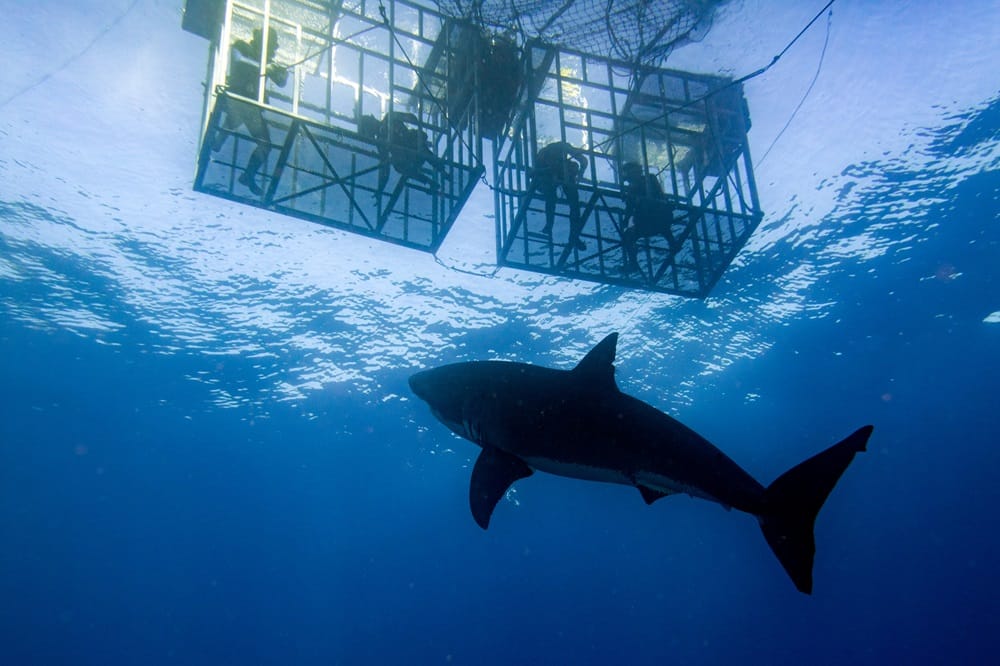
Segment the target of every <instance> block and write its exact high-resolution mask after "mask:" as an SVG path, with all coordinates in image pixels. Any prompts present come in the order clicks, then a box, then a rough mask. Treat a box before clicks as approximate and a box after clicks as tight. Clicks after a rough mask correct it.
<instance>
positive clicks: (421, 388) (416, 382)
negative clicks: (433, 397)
mask: <svg viewBox="0 0 1000 666" xmlns="http://www.w3.org/2000/svg"><path fill="white" fill-rule="evenodd" d="M409 382H410V390H411V391H413V393H414V394H415V395H416V396H417V397H418V398H420V399H421V400H424V401H425V402H426V401H427V399H428V396H429V393H430V387H429V386H428V384H429V382H428V378H427V372H426V371H423V372H418V373H415V374H412V375H410V380H409Z"/></svg>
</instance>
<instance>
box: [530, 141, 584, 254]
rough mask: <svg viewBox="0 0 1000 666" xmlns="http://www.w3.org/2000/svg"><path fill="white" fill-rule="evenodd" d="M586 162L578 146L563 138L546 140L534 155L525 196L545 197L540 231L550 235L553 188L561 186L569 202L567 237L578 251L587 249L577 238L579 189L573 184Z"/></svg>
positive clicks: (554, 209)
mask: <svg viewBox="0 0 1000 666" xmlns="http://www.w3.org/2000/svg"><path fill="white" fill-rule="evenodd" d="M587 164H588V162H587V158H586V156H584V154H583V150H581V149H580V148H577V147H576V146H572V145H570V144H568V143H566V142H565V141H556V142H554V143H550V144H548V145H547V146H544V147H543V148H541V149H540V150H539V151H538V154H537V155H535V168H534V170H533V171H532V173H531V182H530V183H529V185H528V192H527V195H528V198H529V199H530V198H531V196H532V195H533V194H534V193H535V192H541V193H542V198H543V199H544V200H545V227H544V228H543V229H542V232H543V233H544V234H545V235H546V236H551V235H552V225H553V223H554V222H555V217H556V191H557V189H562V192H563V195H564V196H565V197H566V201H567V202H568V203H569V228H570V232H569V240H570V242H571V243H573V244H574V246H575V247H576V249H578V250H585V249H587V244H586V243H584V242H583V241H582V240H581V239H580V237H579V235H580V230H581V229H580V228H581V226H582V221H581V220H580V192H579V189H578V187H577V181H579V179H580V174H581V173H582V172H583V171H585V170H586V169H587Z"/></svg>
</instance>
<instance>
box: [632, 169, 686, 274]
mask: <svg viewBox="0 0 1000 666" xmlns="http://www.w3.org/2000/svg"><path fill="white" fill-rule="evenodd" d="M621 174H622V183H623V187H622V198H623V199H624V200H625V213H624V214H623V215H622V223H621V228H622V249H623V250H624V253H625V266H624V271H625V273H631V272H634V271H637V270H639V262H638V258H637V255H638V250H637V248H636V242H637V241H638V240H639V238H649V237H651V236H657V235H662V236H663V237H664V238H665V239H666V241H667V243H669V244H670V248H671V250H672V251H673V250H674V246H675V245H676V242H677V241H676V239H675V238H674V235H673V231H672V229H671V225H672V224H673V223H674V210H675V208H674V206H673V204H672V203H671V202H670V201H669V200H668V199H667V197H666V195H665V194H664V193H663V188H662V187H661V186H660V181H659V179H658V178H657V177H656V176H654V175H653V174H651V173H649V172H648V171H646V169H644V168H643V167H642V166H641V165H639V164H638V163H636V162H626V163H625V164H623V165H622V171H621Z"/></svg>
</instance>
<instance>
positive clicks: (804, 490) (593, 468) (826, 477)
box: [409, 333, 873, 594]
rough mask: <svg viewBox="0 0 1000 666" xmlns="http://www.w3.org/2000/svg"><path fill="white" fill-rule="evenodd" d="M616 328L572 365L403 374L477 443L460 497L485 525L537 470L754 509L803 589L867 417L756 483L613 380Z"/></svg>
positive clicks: (492, 365)
mask: <svg viewBox="0 0 1000 666" xmlns="http://www.w3.org/2000/svg"><path fill="white" fill-rule="evenodd" d="M617 345H618V333H612V334H610V335H608V336H607V337H606V338H604V340H602V341H601V342H600V343H598V344H597V345H596V346H595V347H594V348H593V349H591V350H590V352H589V353H587V355H586V356H584V358H583V359H582V360H581V361H580V362H579V363H578V364H577V366H576V367H575V368H573V369H572V370H559V369H554V368H547V367H543V366H538V365H531V364H526V363H516V362H511V361H471V362H464V363H453V364H450V365H443V366H440V367H436V368H431V369H428V370H423V371H420V372H417V373H415V374H413V375H412V376H411V377H410V378H409V385H410V388H411V389H412V391H413V393H414V394H415V395H416V396H417V397H418V398H420V399H421V400H423V401H424V402H426V403H427V404H428V406H429V407H430V410H431V413H432V414H433V415H434V416H435V417H436V418H437V419H438V420H439V421H440V422H441V423H443V424H444V425H445V426H447V427H448V428H449V429H450V430H451V431H452V432H454V433H455V434H457V435H459V436H460V437H463V438H465V439H467V440H469V441H471V442H472V443H474V444H477V445H479V446H480V447H481V448H482V450H481V451H480V453H479V456H478V458H477V459H476V462H475V465H474V466H473V469H472V478H471V482H470V485H469V505H470V508H471V509H472V517H473V519H474V520H475V521H476V523H477V524H478V525H479V526H480V527H481V528H483V529H484V530H485V529H487V528H488V527H489V524H490V518H491V516H492V515H493V511H494V509H495V508H496V506H497V503H498V502H499V501H500V500H501V499H502V498H503V497H504V496H505V495H506V494H507V491H508V490H509V489H510V487H511V485H512V484H513V483H515V482H516V481H518V480H520V479H524V478H526V477H529V476H531V475H532V474H533V473H534V472H536V471H539V472H547V473H549V474H556V475H560V476H565V477H571V478H574V479H583V480H587V481H597V482H605V483H617V484H622V485H626V486H634V487H635V488H637V489H638V491H639V493H640V495H641V496H642V499H643V501H645V503H646V504H652V503H653V502H655V501H657V500H659V499H661V498H663V497H668V496H670V495H679V494H686V495H690V496H692V497H696V498H701V499H705V500H709V501H711V502H715V503H717V504H720V505H722V506H723V507H725V508H726V509H736V510H738V511H742V512H744V513H748V514H750V515H751V516H754V517H755V518H756V519H757V521H758V523H759V524H760V528H761V531H762V532H763V534H764V538H765V540H766V541H767V543H768V545H770V547H771V550H772V551H773V552H774V554H775V556H776V557H777V559H778V561H779V562H780V563H781V566H782V567H783V568H784V570H785V572H786V573H787V574H788V576H789V577H790V578H791V580H792V583H793V584H794V585H795V587H796V588H797V589H798V590H799V591H801V592H803V593H805V594H811V593H812V589H813V560H814V557H815V552H816V546H815V538H814V535H813V529H814V524H815V521H816V516H817V514H818V513H819V510H820V508H821V507H822V506H823V503H824V502H825V501H826V498H827V497H828V496H829V494H830V492H831V491H832V490H833V487H834V486H835V485H836V484H837V481H838V480H839V479H840V477H841V475H842V474H843V473H844V471H845V470H846V469H847V467H848V466H849V465H850V464H851V461H852V460H853V459H854V456H855V454H857V453H859V452H862V451H864V450H865V448H866V445H867V443H868V439H869V437H870V436H871V434H872V430H873V426H871V425H866V426H864V427H862V428H860V429H858V430H856V431H855V432H854V433H852V434H850V435H848V436H847V437H846V438H844V439H843V440H841V441H840V442H838V443H836V444H834V445H833V446H830V447H829V448H827V449H826V450H824V451H822V452H820V453H818V454H816V455H814V456H813V457H811V458H809V459H807V460H806V461H804V462H802V463H799V464H798V465H796V466H795V467H793V468H791V469H790V470H788V471H787V472H785V473H784V474H782V475H781V476H779V477H778V478H777V479H775V480H774V481H772V482H771V484H770V485H768V486H764V485H762V484H761V483H760V482H758V481H757V480H756V479H754V478H753V477H752V476H751V475H750V474H749V473H747V472H746V471H744V470H743V468H742V467H740V466H739V465H737V464H736V463H735V462H734V461H733V460H732V459H730V458H729V457H728V456H727V455H726V454H725V453H723V452H722V451H721V450H720V449H718V448H717V447H716V446H715V445H714V444H712V443H711V442H709V441H708V440H707V439H705V438H704V437H702V436H701V435H699V434H698V433H697V432H695V431H694V430H692V429H691V428H689V427H687V426H686V425H684V424H683V423H681V422H680V421H678V420H676V419H674V418H673V417H671V416H669V415H668V414H665V413H664V412H662V411H660V410H658V409H656V408H655V407H653V406H652V405H649V404H647V403H645V402H643V401H641V400H639V399H638V398H635V397H632V396H630V395H627V394H625V393H623V392H622V391H620V390H619V388H618V386H617V384H616V382H615V376H614V375H615V368H614V360H615V354H616V349H617Z"/></svg>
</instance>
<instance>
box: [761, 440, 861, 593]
mask: <svg viewBox="0 0 1000 666" xmlns="http://www.w3.org/2000/svg"><path fill="white" fill-rule="evenodd" d="M872 429H873V426H870V425H869V426H865V427H863V428H861V429H860V430H858V431H857V432H855V433H854V434H852V435H850V436H848V437H847V438H845V439H844V440H843V441H841V442H838V443H837V444H834V445H833V446H831V447H830V448H828V449H827V450H826V451H823V452H822V453H818V454H816V455H815V456H813V457H812V458H809V459H808V460H806V461H805V462H802V463H799V464H798V465H796V466H795V467H793V468H792V469H790V470H788V471H787V472H785V473H784V474H782V475H781V476H779V477H778V478H777V479H775V481H774V483H772V484H771V485H770V486H768V487H767V490H765V491H764V504H763V510H762V511H761V513H760V515H759V516H758V519H759V521H760V529H761V530H762V531H763V532H764V538H765V539H767V543H768V544H769V545H770V546H771V550H773V551H774V554H775V555H776V556H777V557H778V560H779V561H780V562H781V566H783V567H784V568H785V571H786V572H787V573H788V575H789V576H790V577H791V579H792V582H793V583H795V587H797V588H798V589H799V591H800V592H805V593H806V594H811V593H812V569H813V555H814V554H815V553H816V543H815V541H814V540H813V524H814V523H815V522H816V514H818V513H819V510H820V508H821V507H822V506H823V502H825V501H826V498H827V495H829V494H830V491H831V490H833V487H834V486H835V485H837V481H838V480H839V479H840V475H841V474H843V473H844V470H846V469H847V466H848V465H850V464H851V461H852V460H854V454H855V453H860V452H861V451H864V450H865V445H866V444H867V443H868V438H869V437H870V436H871V434H872Z"/></svg>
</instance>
